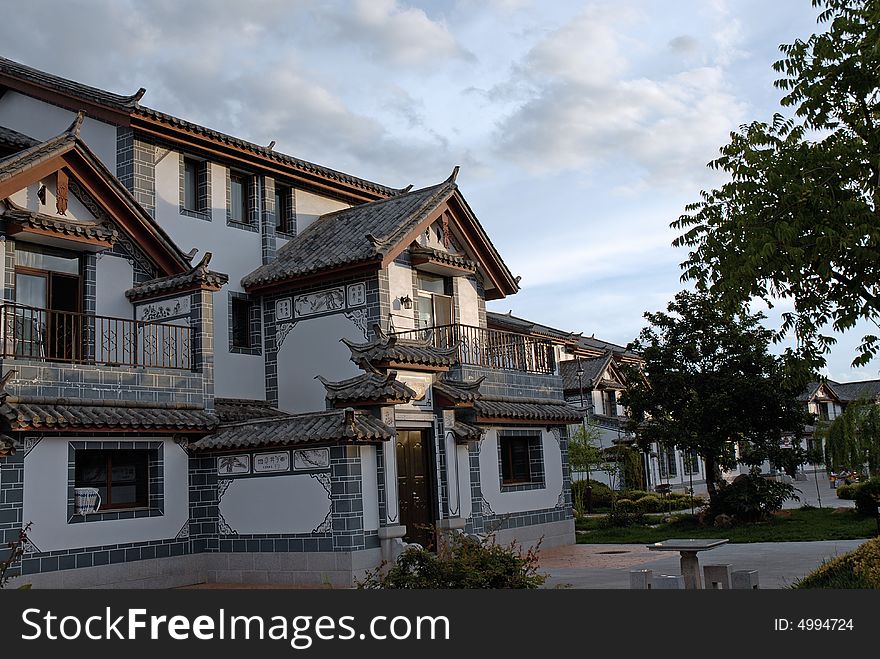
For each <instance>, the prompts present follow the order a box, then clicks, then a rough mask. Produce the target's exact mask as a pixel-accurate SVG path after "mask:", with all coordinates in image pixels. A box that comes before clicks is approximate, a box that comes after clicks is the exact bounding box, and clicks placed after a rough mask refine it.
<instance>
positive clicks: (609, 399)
mask: <svg viewBox="0 0 880 659" xmlns="http://www.w3.org/2000/svg"><path fill="white" fill-rule="evenodd" d="M602 402H603V407H604V410H603V414H604V415H605V416H617V392H616V391H613V390H612V391H606V392H605V393H604V395H603V396H602Z"/></svg>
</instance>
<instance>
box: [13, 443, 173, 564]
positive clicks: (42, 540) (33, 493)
mask: <svg viewBox="0 0 880 659" xmlns="http://www.w3.org/2000/svg"><path fill="white" fill-rule="evenodd" d="M89 439H90V438H80V437H78V438H77V439H76V441H89ZM97 439H100V438H97ZM143 440H144V438H138V441H143ZM163 441H164V443H165V446H164V449H163V452H164V466H165V488H164V489H165V492H164V498H165V514H164V515H161V516H157V517H142V518H140V519H120V520H112V521H104V522H82V523H77V524H68V523H67V447H68V441H67V439H64V438H60V437H46V438H45V439H43V440H41V441H40V443H39V444H37V445H36V446H35V447H34V448H33V449H32V450H31V451H30V453H28V454H27V456H26V457H25V459H24V508H23V511H22V519H23V521H24V522H25V523H28V522H32V523H33V526H32V527H31V530H30V532H29V533H28V536H29V538H30V539H31V541H32V542H33V543H34V545H35V546H36V547H37V548H38V549H39V550H40V551H58V550H61V549H74V548H77V547H94V546H96V545H116V544H123V543H127V542H146V541H148V540H164V539H168V538H174V537H176V536H177V533H178V532H179V531H180V529H181V528H183V525H184V524H185V523H186V522H187V520H188V519H189V489H188V483H189V474H188V470H187V469H188V463H189V458H188V456H187V455H186V453H184V451H183V449H182V448H180V446H178V445H177V444H175V443H174V442H173V441H172V440H170V439H165V440H163Z"/></svg>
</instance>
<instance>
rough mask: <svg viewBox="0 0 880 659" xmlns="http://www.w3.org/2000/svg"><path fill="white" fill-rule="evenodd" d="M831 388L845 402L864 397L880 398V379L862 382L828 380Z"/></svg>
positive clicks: (869, 398) (868, 398)
mask: <svg viewBox="0 0 880 659" xmlns="http://www.w3.org/2000/svg"><path fill="white" fill-rule="evenodd" d="M828 384H829V385H830V387H831V390H832V391H834V393H835V394H837V396H838V398H840V399H841V400H842V401H844V402H851V401H855V400H859V399H860V398H864V399H867V400H877V399H878V398H880V380H862V381H860V382H834V381H832V380H828Z"/></svg>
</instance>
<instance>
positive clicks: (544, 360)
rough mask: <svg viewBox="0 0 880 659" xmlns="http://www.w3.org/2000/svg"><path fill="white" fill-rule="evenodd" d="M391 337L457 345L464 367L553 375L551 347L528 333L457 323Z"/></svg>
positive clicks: (449, 345)
mask: <svg viewBox="0 0 880 659" xmlns="http://www.w3.org/2000/svg"><path fill="white" fill-rule="evenodd" d="M391 334H392V335H393V336H396V337H398V338H400V339H404V340H407V339H409V340H417V341H429V342H430V343H431V345H433V346H434V347H435V348H449V347H451V346H453V345H457V346H458V348H457V353H456V356H457V359H458V362H459V364H461V365H464V366H478V367H481V368H489V369H498V370H508V371H523V372H525V373H543V374H553V373H555V372H556V360H555V358H554V353H553V344H552V343H551V342H550V341H547V340H545V339H539V338H535V337H533V336H528V335H527V334H517V333H515V332H505V331H502V330H495V329H488V328H486V327H474V326H473V325H458V324H453V325H435V326H433V327H422V328H419V329H415V330H407V331H403V332H393V333H391Z"/></svg>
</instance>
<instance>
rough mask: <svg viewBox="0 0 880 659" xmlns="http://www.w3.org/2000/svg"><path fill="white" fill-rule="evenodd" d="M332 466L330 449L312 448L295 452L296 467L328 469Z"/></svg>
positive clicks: (294, 463) (294, 465) (294, 462)
mask: <svg viewBox="0 0 880 659" xmlns="http://www.w3.org/2000/svg"><path fill="white" fill-rule="evenodd" d="M329 466H330V449H326V448H311V449H300V450H298V451H294V452H293V468H294V469H326V468H327V467H329Z"/></svg>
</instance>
